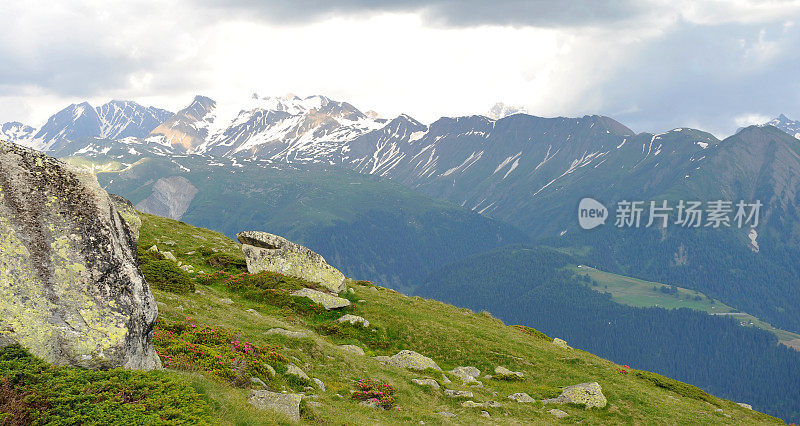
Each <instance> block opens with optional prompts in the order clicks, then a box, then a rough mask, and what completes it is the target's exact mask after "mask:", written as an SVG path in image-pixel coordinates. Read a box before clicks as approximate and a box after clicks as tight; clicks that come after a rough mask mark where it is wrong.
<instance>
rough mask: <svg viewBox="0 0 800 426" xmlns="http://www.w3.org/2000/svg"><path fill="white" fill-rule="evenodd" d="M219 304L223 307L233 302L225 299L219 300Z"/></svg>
mask: <svg viewBox="0 0 800 426" xmlns="http://www.w3.org/2000/svg"><path fill="white" fill-rule="evenodd" d="M219 303H222V304H223V305H233V300H231V299H228V298H227V297H226V298H224V299H219Z"/></svg>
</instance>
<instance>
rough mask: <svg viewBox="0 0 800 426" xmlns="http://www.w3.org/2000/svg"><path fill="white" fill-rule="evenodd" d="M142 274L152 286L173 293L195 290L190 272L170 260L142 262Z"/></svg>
mask: <svg viewBox="0 0 800 426" xmlns="http://www.w3.org/2000/svg"><path fill="white" fill-rule="evenodd" d="M142 274H144V277H145V279H147V282H148V284H150V286H152V287H155V288H157V289H159V290H164V291H169V292H172V293H187V292H192V291H194V282H193V281H192V279H191V277H189V274H188V273H187V272H186V271H184V270H183V269H181V268H179V267H178V265H176V264H175V263H174V262H172V261H170V260H154V261H149V262H147V263H144V264H142Z"/></svg>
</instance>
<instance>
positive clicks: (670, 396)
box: [667, 395, 678, 401]
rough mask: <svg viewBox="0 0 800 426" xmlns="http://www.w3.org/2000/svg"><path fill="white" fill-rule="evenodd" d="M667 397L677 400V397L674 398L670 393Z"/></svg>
mask: <svg viewBox="0 0 800 426" xmlns="http://www.w3.org/2000/svg"><path fill="white" fill-rule="evenodd" d="M667 398H669V399H674V400H675V401H677V400H678V398H675V397H674V396H672V395H667Z"/></svg>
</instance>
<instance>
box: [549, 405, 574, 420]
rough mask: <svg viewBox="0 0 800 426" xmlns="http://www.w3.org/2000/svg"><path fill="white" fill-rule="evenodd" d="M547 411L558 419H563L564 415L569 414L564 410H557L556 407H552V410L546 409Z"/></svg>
mask: <svg viewBox="0 0 800 426" xmlns="http://www.w3.org/2000/svg"><path fill="white" fill-rule="evenodd" d="M547 412H548V413H550V414H552V415H554V416H556V417H558V418H559V419H563V418H564V417H568V416H569V414H567V413H566V412H564V411H561V410H559V409H557V408H553V409H552V410H548V411H547Z"/></svg>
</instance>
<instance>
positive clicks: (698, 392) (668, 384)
mask: <svg viewBox="0 0 800 426" xmlns="http://www.w3.org/2000/svg"><path fill="white" fill-rule="evenodd" d="M630 371H632V372H633V374H634V375H635V376H636V377H639V378H641V379H644V380H647V381H648V382H650V383H652V384H654V385H656V386H658V387H660V388H663V389H668V390H671V391H673V392H675V393H677V394H678V395H681V396H684V397H686V398H693V399H697V400H700V401H706V402H708V403H710V404H714V405H717V400H716V399H715V398H714V397H713V396H711V395H709V394H707V393H706V392H704V391H703V390H702V389H700V388H697V387H695V386H692V385H690V384H687V383H683V382H679V381H677V380H675V379H670V378H669V377H664V376H662V375H659V374H655V373H651V372H649V371H642V370H633V369H632V370H630Z"/></svg>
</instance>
